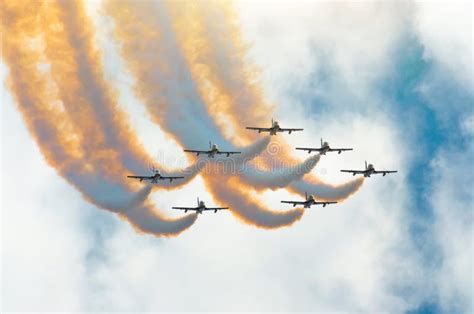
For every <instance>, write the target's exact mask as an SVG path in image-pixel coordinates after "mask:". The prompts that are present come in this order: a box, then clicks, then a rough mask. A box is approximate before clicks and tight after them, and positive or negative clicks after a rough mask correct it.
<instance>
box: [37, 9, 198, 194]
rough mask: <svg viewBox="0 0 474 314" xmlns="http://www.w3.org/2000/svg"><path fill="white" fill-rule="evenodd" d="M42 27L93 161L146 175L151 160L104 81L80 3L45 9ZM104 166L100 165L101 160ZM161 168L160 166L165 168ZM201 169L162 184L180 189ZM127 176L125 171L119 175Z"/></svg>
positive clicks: (67, 103) (68, 106) (62, 88)
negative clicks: (112, 161) (112, 162)
mask: <svg viewBox="0 0 474 314" xmlns="http://www.w3.org/2000/svg"><path fill="white" fill-rule="evenodd" d="M42 16H43V19H42V20H43V26H44V31H45V39H46V43H47V49H46V52H47V54H48V57H49V59H50V60H51V63H52V72H53V76H54V77H55V79H56V81H60V82H62V83H61V84H59V90H60V94H61V97H62V99H63V101H64V106H65V109H66V111H67V112H68V114H69V115H70V116H71V118H72V120H73V121H74V122H75V123H76V124H77V125H78V126H79V129H80V131H81V132H82V137H83V139H84V143H85V144H84V145H86V146H87V147H85V149H84V150H85V151H86V152H90V154H91V157H92V158H96V159H98V158H100V157H102V160H103V161H105V163H108V164H109V165H108V167H107V166H106V164H105V163H103V164H102V167H101V168H102V169H109V168H110V166H111V165H110V157H113V158H115V159H117V162H118V163H121V164H123V165H124V167H126V168H127V169H129V170H130V171H131V172H133V173H142V174H147V172H148V169H147V167H146V165H149V164H151V157H150V156H149V155H148V154H147V153H146V152H145V150H144V148H143V147H142V146H141V145H140V144H139V142H138V139H137V138H136V136H135V135H134V134H133V133H132V130H131V129H130V127H129V125H128V121H127V119H126V117H125V114H124V112H123V111H122V110H120V108H119V106H118V104H117V101H116V99H117V95H116V93H115V91H113V90H112V89H111V88H110V87H109V86H108V85H107V84H106V82H105V81H104V78H103V77H104V74H103V71H102V64H101V61H100V55H99V53H98V51H97V49H96V48H95V47H94V42H93V33H92V27H91V23H90V20H89V19H88V17H87V16H86V13H85V8H84V6H83V4H82V3H81V2H79V1H59V3H58V4H53V3H51V4H50V5H49V6H48V9H47V10H45V12H44V14H43V15H42ZM98 162H100V160H98ZM160 168H161V167H160ZM199 170H200V169H199V167H197V166H196V165H192V166H190V167H188V168H186V169H184V170H181V171H174V172H175V174H176V175H181V174H184V175H185V179H184V180H176V181H174V182H173V183H171V182H169V183H168V182H162V184H160V185H157V187H160V188H166V189H169V188H175V187H178V186H181V185H183V184H185V183H187V182H189V181H190V180H191V179H192V178H193V177H194V176H195V175H196V174H197V173H198V172H199ZM115 172H116V173H120V175H121V176H125V172H118V171H115Z"/></svg>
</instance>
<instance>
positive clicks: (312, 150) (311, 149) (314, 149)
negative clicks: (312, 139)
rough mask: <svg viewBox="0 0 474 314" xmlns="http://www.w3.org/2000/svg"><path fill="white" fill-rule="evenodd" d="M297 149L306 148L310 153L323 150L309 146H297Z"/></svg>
mask: <svg viewBox="0 0 474 314" xmlns="http://www.w3.org/2000/svg"><path fill="white" fill-rule="evenodd" d="M296 149H297V150H305V151H308V153H311V152H320V151H322V150H323V149H322V148H309V147H296Z"/></svg>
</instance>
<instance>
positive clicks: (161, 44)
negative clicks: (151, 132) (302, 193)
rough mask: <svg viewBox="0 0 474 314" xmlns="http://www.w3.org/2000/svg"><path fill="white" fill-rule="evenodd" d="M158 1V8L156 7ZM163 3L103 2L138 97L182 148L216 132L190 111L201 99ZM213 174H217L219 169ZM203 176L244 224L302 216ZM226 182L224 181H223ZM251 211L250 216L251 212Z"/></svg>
mask: <svg viewBox="0 0 474 314" xmlns="http://www.w3.org/2000/svg"><path fill="white" fill-rule="evenodd" d="M158 5H161V7H160V8H157V6H158ZM166 5H169V3H166ZM163 7H164V4H163V3H162V2H160V3H159V4H157V3H153V2H140V3H138V4H135V3H131V2H126V1H122V2H112V1H108V2H107V3H106V11H107V12H108V13H109V14H110V15H111V16H112V17H113V18H114V20H115V36H116V38H117V39H118V40H119V41H120V43H121V44H122V47H121V54H122V56H123V57H124V59H125V61H126V62H127V65H128V67H129V69H130V72H131V73H132V74H133V75H134V77H135V78H136V80H137V81H138V82H140V83H139V84H136V87H135V88H136V92H137V95H138V97H139V98H141V99H142V100H143V102H144V103H145V105H146V106H147V108H148V110H149V112H150V113H151V116H152V117H153V119H154V121H155V122H156V123H158V124H159V125H160V126H161V128H162V129H163V130H164V131H165V132H167V133H168V134H169V135H170V136H172V137H173V138H174V139H175V140H176V141H178V142H179V143H180V144H181V145H182V146H186V145H199V143H200V142H202V140H203V139H206V137H205V136H207V135H210V136H220V135H219V130H215V132H214V130H206V129H209V128H211V126H210V125H209V124H206V123H205V119H206V118H208V113H207V112H205V116H198V115H199V114H200V113H197V112H196V111H198V110H201V108H199V109H198V110H195V107H192V106H191V105H192V104H193V103H196V102H200V101H201V98H200V95H196V93H195V90H194V86H193V82H194V81H193V78H189V75H188V71H189V68H188V64H187V62H186V60H184V61H183V60H182V58H181V56H182V47H181V45H180V44H178V43H177V42H176V39H175V38H174V37H173V36H174V33H173V29H170V26H169V23H168V19H169V17H168V16H167V15H166V13H167V11H166V10H165V9H166V7H165V8H163ZM159 9H162V10H159ZM157 15H158V16H157ZM189 80H191V81H189ZM188 103H191V105H188ZM199 105H200V104H196V105H195V106H199ZM172 106H174V107H172ZM201 118H202V119H203V120H202V122H201V120H200V119H201ZM196 121H197V122H196ZM210 122H211V123H213V122H214V121H213V120H211V121H210ZM194 125H195V127H194ZM203 130H204V131H203ZM213 174H214V175H216V176H219V172H217V173H216V172H214V173H213ZM203 177H204V178H205V180H206V181H209V182H206V183H207V184H206V185H207V186H208V187H209V188H211V189H213V191H212V192H213V193H214V194H215V196H216V197H219V199H220V200H222V201H224V202H227V201H229V202H231V203H232V205H233V206H232V207H233V210H234V211H236V212H237V213H238V215H239V216H240V217H245V218H246V219H244V221H245V222H247V223H252V224H254V225H259V226H262V227H267V228H270V227H273V228H275V227H281V226H283V225H288V224H291V223H292V222H294V221H296V220H298V219H299V218H300V217H301V214H298V213H299V212H297V211H289V212H282V213H280V212H275V211H271V210H267V209H265V208H264V207H263V206H260V205H258V204H257V202H255V200H252V199H251V195H250V193H248V192H246V191H248V190H249V189H248V188H247V187H245V186H244V185H243V184H241V185H240V186H239V188H236V187H235V185H232V188H229V189H232V193H231V192H228V193H223V191H224V189H223V187H225V186H226V185H223V184H222V182H221V183H220V184H217V182H214V181H211V180H213V176H212V175H207V174H204V175H203ZM227 182H228V181H227V180H226V181H224V183H225V184H227ZM243 189H246V190H243ZM252 211H253V212H254V213H253V215H251V214H250V213H251V212H252ZM273 216H274V217H273ZM272 217H273V218H272ZM265 219H267V220H268V221H265Z"/></svg>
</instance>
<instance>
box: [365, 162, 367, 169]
mask: <svg viewBox="0 0 474 314" xmlns="http://www.w3.org/2000/svg"><path fill="white" fill-rule="evenodd" d="M365 170H367V160H366V161H365Z"/></svg>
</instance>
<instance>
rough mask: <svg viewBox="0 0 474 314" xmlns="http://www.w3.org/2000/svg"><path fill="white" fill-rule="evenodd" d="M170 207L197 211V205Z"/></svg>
mask: <svg viewBox="0 0 474 314" xmlns="http://www.w3.org/2000/svg"><path fill="white" fill-rule="evenodd" d="M171 208H172V209H178V210H185V211H188V210H194V211H198V209H197V207H171Z"/></svg>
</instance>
